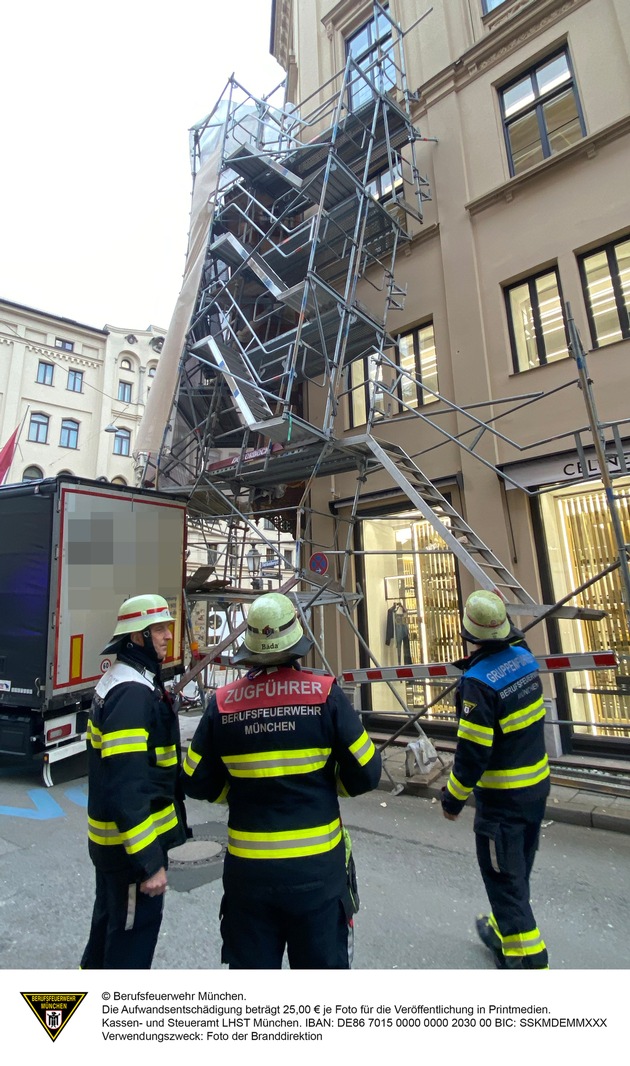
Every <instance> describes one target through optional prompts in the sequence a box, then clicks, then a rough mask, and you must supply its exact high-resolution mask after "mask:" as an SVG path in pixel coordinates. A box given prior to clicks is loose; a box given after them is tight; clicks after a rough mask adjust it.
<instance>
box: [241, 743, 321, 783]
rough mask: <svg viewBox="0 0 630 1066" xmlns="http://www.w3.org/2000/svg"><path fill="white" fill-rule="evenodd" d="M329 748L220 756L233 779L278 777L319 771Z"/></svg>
mask: <svg viewBox="0 0 630 1066" xmlns="http://www.w3.org/2000/svg"><path fill="white" fill-rule="evenodd" d="M330 752H331V749H330V748H319V749H315V750H312V751H308V752H304V754H300V753H299V752H295V751H270V752H266V753H259V754H257V755H256V756H255V758H252V757H251V756H249V755H227V756H226V755H224V756H222V759H223V762H224V764H225V766H226V769H228V770H229V771H230V773H231V774H233V775H234V776H235V777H264V776H266V775H268V776H270V777H276V776H279V775H280V774H282V773H287V772H291V771H292V770H299V769H301V770H303V771H304V772H307V771H308V770H319V769H321V767H322V766H325V765H326V762H327V760H328V757H329V755H330Z"/></svg>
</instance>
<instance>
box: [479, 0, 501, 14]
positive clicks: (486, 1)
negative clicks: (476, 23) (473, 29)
mask: <svg viewBox="0 0 630 1066" xmlns="http://www.w3.org/2000/svg"><path fill="white" fill-rule="evenodd" d="M503 3H505V0H482V4H483V13H484V15H487V14H488V13H489V12H490V11H494V9H495V7H500V6H501V4H503Z"/></svg>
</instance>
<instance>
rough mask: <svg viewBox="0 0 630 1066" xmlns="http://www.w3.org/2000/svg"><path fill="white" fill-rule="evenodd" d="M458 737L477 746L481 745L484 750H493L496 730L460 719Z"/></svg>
mask: <svg viewBox="0 0 630 1066" xmlns="http://www.w3.org/2000/svg"><path fill="white" fill-rule="evenodd" d="M457 736H458V737H463V738H464V740H472V741H473V743H475V744H481V745H482V746H483V747H484V748H491V747H492V741H493V740H494V730H493V729H489V728H488V726H486V725H478V724H477V722H468V721H466V719H464V718H460V720H459V727H458V730H457Z"/></svg>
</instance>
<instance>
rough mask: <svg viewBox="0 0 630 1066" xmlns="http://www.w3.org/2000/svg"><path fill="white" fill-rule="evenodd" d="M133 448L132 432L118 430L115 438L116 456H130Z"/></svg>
mask: <svg viewBox="0 0 630 1066" xmlns="http://www.w3.org/2000/svg"><path fill="white" fill-rule="evenodd" d="M130 446H131V432H130V430H128V429H117V430H116V436H115V437H114V455H129V452H130Z"/></svg>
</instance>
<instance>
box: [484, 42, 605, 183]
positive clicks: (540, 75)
mask: <svg viewBox="0 0 630 1066" xmlns="http://www.w3.org/2000/svg"><path fill="white" fill-rule="evenodd" d="M501 109H502V113H503V125H504V128H505V139H506V144H507V149H508V157H509V162H510V173H511V174H512V175H515V174H521V173H522V172H523V171H524V170H528V169H529V168H530V167H533V166H535V165H536V163H540V162H541V160H543V159H547V158H548V157H549V156H551V155H555V154H556V152H560V151H562V149H563V148H567V147H568V146H569V145H571V144H575V143H576V141H579V140H580V139H581V138H582V137H584V136H585V134H586V129H585V127H584V120H583V118H582V112H581V109H580V102H579V99H578V95H577V89H576V87H575V83H574V79H573V73H572V70H571V67H570V64H569V55H568V52H566V51H562V52H558V53H557V54H556V55H554V56H551V57H550V58H547V59H545V60H543V61H542V62H541V63H539V64H537V65H536V66H535V67H532V69H531V70H529V71H527V72H526V73H525V74H519V76H518V78H516V79H515V80H514V81H512V82H510V83H509V85H506V86H504V87H503V88H502V89H501Z"/></svg>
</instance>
